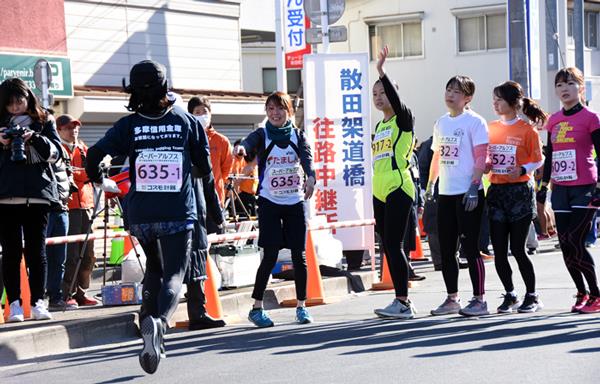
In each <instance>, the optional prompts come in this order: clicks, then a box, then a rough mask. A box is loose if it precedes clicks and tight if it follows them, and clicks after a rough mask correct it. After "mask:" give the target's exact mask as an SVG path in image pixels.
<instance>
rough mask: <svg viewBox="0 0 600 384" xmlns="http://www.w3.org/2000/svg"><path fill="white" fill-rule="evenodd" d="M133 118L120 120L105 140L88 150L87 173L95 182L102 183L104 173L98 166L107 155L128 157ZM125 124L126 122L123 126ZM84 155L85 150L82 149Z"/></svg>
mask: <svg viewBox="0 0 600 384" xmlns="http://www.w3.org/2000/svg"><path fill="white" fill-rule="evenodd" d="M130 118H131V116H128V117H125V118H124V119H121V120H119V121H118V122H117V123H116V124H115V125H113V126H112V128H110V129H109V130H108V131H107V132H106V134H105V135H104V137H103V138H101V139H100V140H99V141H98V142H97V143H96V144H94V145H93V146H92V147H91V148H89V149H88V150H87V159H86V164H85V172H86V174H87V176H88V178H89V179H90V180H91V181H93V182H101V181H102V172H101V171H100V168H99V167H98V165H99V164H100V162H101V161H102V159H103V158H104V156H106V155H110V156H112V157H115V156H118V155H127V154H128V150H129V145H130V144H129V143H130V140H131V137H130V135H129V129H128V128H129V122H128V120H126V119H130ZM123 122H126V123H125V124H123ZM80 151H81V152H82V153H83V149H80Z"/></svg>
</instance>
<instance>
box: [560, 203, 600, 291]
mask: <svg viewBox="0 0 600 384" xmlns="http://www.w3.org/2000/svg"><path fill="white" fill-rule="evenodd" d="M595 212H596V211H595V210H594V209H585V208H572V211H571V212H555V213H554V215H555V216H556V229H557V232H558V242H559V243H560V248H561V250H562V253H563V258H564V260H565V264H566V266H567V270H568V271H569V274H571V278H572V279H573V281H574V282H575V286H576V287H577V291H578V292H581V293H583V292H586V289H585V283H584V278H585V280H586V281H587V283H588V286H589V289H590V294H591V295H592V296H596V297H598V296H600V291H599V290H598V278H597V276H596V269H595V265H594V259H593V258H592V255H590V253H589V252H588V251H587V249H586V248H585V243H584V242H585V237H586V235H587V233H588V232H589V231H590V228H591V222H592V217H593V216H594V213H595Z"/></svg>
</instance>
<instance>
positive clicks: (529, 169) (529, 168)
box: [521, 160, 544, 173]
mask: <svg viewBox="0 0 600 384" xmlns="http://www.w3.org/2000/svg"><path fill="white" fill-rule="evenodd" d="M543 164H544V161H543V160H540V161H535V162H533V163H527V164H523V165H521V166H522V167H523V168H525V172H526V173H531V172H533V171H535V170H536V169H538V168H539V167H541V166H542V165H543Z"/></svg>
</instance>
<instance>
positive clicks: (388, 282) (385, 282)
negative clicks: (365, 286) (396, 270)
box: [371, 255, 394, 291]
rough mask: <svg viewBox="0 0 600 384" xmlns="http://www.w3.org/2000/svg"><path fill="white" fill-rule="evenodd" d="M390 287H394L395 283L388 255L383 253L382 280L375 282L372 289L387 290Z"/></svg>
mask: <svg viewBox="0 0 600 384" xmlns="http://www.w3.org/2000/svg"><path fill="white" fill-rule="evenodd" d="M388 289H394V283H392V275H390V268H389V267H388V263H387V256H386V255H383V270H382V272H381V281H379V283H373V285H372V286H371V290H373V291H386V290H388Z"/></svg>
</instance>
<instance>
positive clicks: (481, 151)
mask: <svg viewBox="0 0 600 384" xmlns="http://www.w3.org/2000/svg"><path fill="white" fill-rule="evenodd" d="M487 147H488V145H487V143H486V144H479V145H476V146H475V147H474V148H473V157H474V158H475V169H481V170H484V169H485V160H486V159H487Z"/></svg>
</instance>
